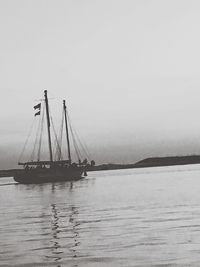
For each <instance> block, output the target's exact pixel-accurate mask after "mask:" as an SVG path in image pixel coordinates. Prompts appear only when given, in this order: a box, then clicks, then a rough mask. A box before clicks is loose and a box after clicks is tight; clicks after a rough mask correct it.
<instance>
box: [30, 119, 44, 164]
mask: <svg viewBox="0 0 200 267" xmlns="http://www.w3.org/2000/svg"><path fill="white" fill-rule="evenodd" d="M41 120H42V119H41V116H40V119H39V123H38V127H37V132H36V137H35V142H34V146H33V151H32V153H31V156H30V161H32V160H33V159H34V156H35V149H36V146H37V142H38V136H39V132H40V126H41Z"/></svg>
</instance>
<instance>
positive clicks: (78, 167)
mask: <svg viewBox="0 0 200 267" xmlns="http://www.w3.org/2000/svg"><path fill="white" fill-rule="evenodd" d="M44 103H45V108H44V109H45V111H46V112H45V113H46V121H47V133H48V147H49V160H31V161H27V162H19V163H18V165H21V166H23V169H20V170H18V171H16V172H15V174H14V180H15V181H16V182H18V183H23V184H30V183H47V182H61V181H72V180H78V179H81V178H83V175H84V176H86V175H87V174H86V167H87V166H86V165H87V160H85V161H83V162H81V161H80V160H79V161H78V163H75V162H72V158H71V151H70V138H69V130H68V117H67V111H66V104H65V100H63V114H64V122H65V133H66V139H67V148H68V153H67V154H68V157H67V159H61V157H59V158H58V159H53V151H52V141H51V120H50V112H49V102H48V96H47V90H45V91H44ZM34 108H35V109H36V110H39V111H37V113H35V116H36V115H40V108H41V103H40V104H38V105H36V106H35V107H34ZM59 151H60V152H61V148H59ZM93 162H94V161H93Z"/></svg>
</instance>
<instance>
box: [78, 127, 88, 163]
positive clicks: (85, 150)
mask: <svg viewBox="0 0 200 267" xmlns="http://www.w3.org/2000/svg"><path fill="white" fill-rule="evenodd" d="M74 133H75V135H76V138H77V140H78V142H79V145H80V146H81V148H82V149H83V152H84V153H85V155H86V156H87V158H88V159H89V160H91V156H90V153H89V151H88V150H87V149H86V146H84V145H83V143H82V142H81V139H80V137H79V135H78V133H77V131H76V130H75V129H74Z"/></svg>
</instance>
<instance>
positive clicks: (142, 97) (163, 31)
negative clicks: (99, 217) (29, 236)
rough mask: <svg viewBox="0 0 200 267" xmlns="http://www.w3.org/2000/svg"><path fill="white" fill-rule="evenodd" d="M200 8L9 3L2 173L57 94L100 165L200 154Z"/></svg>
mask: <svg viewBox="0 0 200 267" xmlns="http://www.w3.org/2000/svg"><path fill="white" fill-rule="evenodd" d="M199 12H200V2H199V1H184V0H182V1H181V0H174V1H172V0H169V1H159V0H153V1H146V0H135V1H131V0H130V1H129V0H125V1H122V0H115V1H114V0H106V1H105V0H101V1H91V0H83V1H68V0H67V1H64V0H58V1H52V0H48V1H47V0H40V1H39V0H35V1H25V0H18V1H13V0H9V1H5V0H3V1H1V2H0V30H1V44H0V48H1V49H0V58H1V60H0V70H1V81H0V90H1V102H0V103H1V106H0V121H1V124H0V151H1V153H0V168H1V169H6V168H12V167H16V164H17V162H18V156H19V154H20V152H21V150H22V147H23V144H24V142H25V139H26V136H27V132H28V130H29V127H30V124H31V122H32V119H33V116H34V111H33V105H35V104H37V103H38V99H41V98H42V97H43V90H44V89H47V90H48V92H49V98H50V104H51V105H53V106H54V105H55V108H54V111H55V113H56V116H57V117H56V121H57V120H58V118H59V116H60V110H59V109H58V108H57V105H58V104H59V103H62V102H61V101H62V99H64V98H65V99H66V101H67V105H68V109H69V113H70V115H71V120H72V122H73V124H74V126H75V128H76V130H77V131H78V133H79V134H80V136H81V137H82V139H83V140H84V143H85V144H86V145H87V147H88V150H89V151H90V153H91V155H92V157H93V158H94V160H95V161H96V162H97V163H103V162H105V163H108V162H112V163H132V162H136V161H137V160H140V159H143V158H145V157H151V156H168V155H192V154H200V121H199V116H198V115H199V114H200V104H199V98H200V90H199V88H200V75H199V74H200V63H199V62H200V49H199V47H200V37H199V34H198V33H199V26H200V17H199Z"/></svg>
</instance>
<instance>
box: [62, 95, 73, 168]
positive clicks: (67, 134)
mask: <svg viewBox="0 0 200 267" xmlns="http://www.w3.org/2000/svg"><path fill="white" fill-rule="evenodd" d="M63 109H64V114H65V127H66V136H67V148H68V159H69V164H71V153H70V143H69V131H68V123H67V108H66V104H65V100H63Z"/></svg>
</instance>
